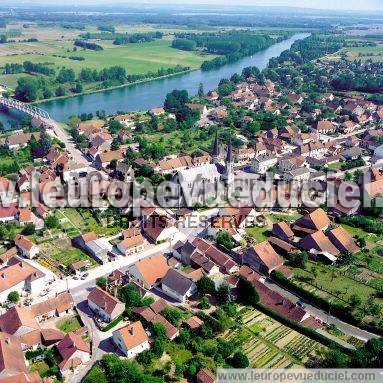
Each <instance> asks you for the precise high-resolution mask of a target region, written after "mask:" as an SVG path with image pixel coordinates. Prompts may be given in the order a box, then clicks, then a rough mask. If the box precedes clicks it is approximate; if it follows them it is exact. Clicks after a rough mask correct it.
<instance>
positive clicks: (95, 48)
mask: <svg viewBox="0 0 383 383" xmlns="http://www.w3.org/2000/svg"><path fill="white" fill-rule="evenodd" d="M74 45H75V46H76V47H80V48H84V49H90V50H92V51H102V50H104V48H103V47H102V46H101V45H99V44H96V43H91V42H89V41H85V40H75V41H74Z"/></svg>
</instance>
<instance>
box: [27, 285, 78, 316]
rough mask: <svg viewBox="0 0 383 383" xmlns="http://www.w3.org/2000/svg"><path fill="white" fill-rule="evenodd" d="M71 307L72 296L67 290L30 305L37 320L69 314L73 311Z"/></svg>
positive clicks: (72, 306)
mask: <svg viewBox="0 0 383 383" xmlns="http://www.w3.org/2000/svg"><path fill="white" fill-rule="evenodd" d="M73 308H74V302H73V298H72V295H71V294H70V293H68V292H63V293H61V294H57V295H56V296H55V297H53V298H49V299H46V300H44V301H41V302H39V303H36V304H34V305H32V306H31V310H32V313H33V315H34V317H35V318H36V320H37V321H38V322H42V321H44V320H47V319H49V318H54V317H61V316H63V315H65V314H69V313H71V312H73Z"/></svg>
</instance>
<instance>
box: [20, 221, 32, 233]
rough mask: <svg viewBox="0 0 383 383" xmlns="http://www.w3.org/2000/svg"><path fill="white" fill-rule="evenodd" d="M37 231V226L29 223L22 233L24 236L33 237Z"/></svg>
mask: <svg viewBox="0 0 383 383" xmlns="http://www.w3.org/2000/svg"><path fill="white" fill-rule="evenodd" d="M35 231H36V227H35V225H34V224H33V223H27V224H26V225H25V226H24V228H23V230H22V231H21V233H22V234H24V235H32V234H34V233H35Z"/></svg>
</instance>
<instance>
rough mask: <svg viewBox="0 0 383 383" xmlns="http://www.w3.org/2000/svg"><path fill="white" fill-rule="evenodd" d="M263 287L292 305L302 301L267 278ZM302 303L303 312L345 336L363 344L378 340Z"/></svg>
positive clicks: (370, 334) (368, 333) (374, 336)
mask: <svg viewBox="0 0 383 383" xmlns="http://www.w3.org/2000/svg"><path fill="white" fill-rule="evenodd" d="M265 285H266V286H267V287H269V288H270V289H271V290H274V291H276V292H278V293H279V294H281V295H282V296H284V297H285V298H287V299H289V300H290V301H291V302H293V303H296V302H297V301H299V300H301V301H304V300H303V299H301V298H300V297H299V296H298V295H296V294H293V293H291V292H289V291H287V290H285V289H284V288H282V287H280V286H279V285H277V284H276V283H275V282H273V281H272V280H271V279H269V278H267V279H266V281H265ZM304 302H305V310H306V311H307V312H308V313H309V314H311V315H312V316H314V317H316V318H319V319H320V320H322V321H323V322H325V323H327V324H334V325H335V326H336V327H338V329H339V330H340V331H342V332H344V333H345V334H347V335H351V336H354V337H355V338H358V339H361V340H363V341H365V342H366V341H368V340H369V339H373V338H379V337H378V335H375V334H372V333H370V332H368V331H365V330H361V329H360V328H358V327H355V326H353V325H351V324H348V323H345V322H343V321H341V320H340V319H338V318H336V317H334V316H332V315H330V314H329V313H327V312H326V311H323V310H321V309H319V308H318V307H315V306H313V305H311V304H308V303H307V302H306V301H304Z"/></svg>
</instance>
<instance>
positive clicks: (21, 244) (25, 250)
mask: <svg viewBox="0 0 383 383" xmlns="http://www.w3.org/2000/svg"><path fill="white" fill-rule="evenodd" d="M15 245H16V247H17V248H18V249H19V251H20V252H21V254H22V255H23V256H24V257H26V258H29V259H32V258H34V257H35V256H36V255H37V254H39V253H40V248H39V247H38V246H37V245H36V244H34V243H33V242H32V241H30V240H29V239H28V238H27V237H24V236H23V235H21V234H19V235H17V236H16V238H15Z"/></svg>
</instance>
